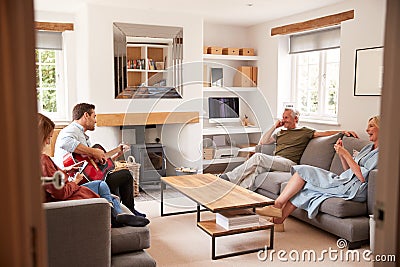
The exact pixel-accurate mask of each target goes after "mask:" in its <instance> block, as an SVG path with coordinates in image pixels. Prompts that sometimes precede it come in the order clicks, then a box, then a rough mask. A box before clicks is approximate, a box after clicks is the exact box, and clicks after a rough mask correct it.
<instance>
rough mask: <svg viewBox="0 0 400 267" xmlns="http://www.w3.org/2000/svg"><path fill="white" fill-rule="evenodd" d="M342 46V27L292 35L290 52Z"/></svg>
mask: <svg viewBox="0 0 400 267" xmlns="http://www.w3.org/2000/svg"><path fill="white" fill-rule="evenodd" d="M339 47H340V27H335V28H330V29H325V30H319V31H313V32H308V33H301V34H294V35H291V36H290V44H289V54H295V53H304V52H311V51H317V50H325V49H332V48H339Z"/></svg>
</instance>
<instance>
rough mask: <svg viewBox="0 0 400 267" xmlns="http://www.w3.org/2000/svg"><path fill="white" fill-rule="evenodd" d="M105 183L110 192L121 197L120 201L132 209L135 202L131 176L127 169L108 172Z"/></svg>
mask: <svg viewBox="0 0 400 267" xmlns="http://www.w3.org/2000/svg"><path fill="white" fill-rule="evenodd" d="M105 181H106V183H107V184H108V186H109V187H110V191H111V193H113V194H114V195H117V196H119V197H120V198H121V202H122V203H123V204H124V205H125V206H126V207H127V208H128V209H129V210H130V211H132V212H133V211H134V206H135V202H134V199H133V177H132V175H131V173H130V172H129V171H128V170H119V171H116V172H113V173H109V174H108V175H107V178H106V180H105Z"/></svg>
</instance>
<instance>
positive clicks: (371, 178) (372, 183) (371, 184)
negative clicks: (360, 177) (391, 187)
mask: <svg viewBox="0 0 400 267" xmlns="http://www.w3.org/2000/svg"><path fill="white" fill-rule="evenodd" d="M377 179H378V169H375V170H372V171H370V172H369V175H368V197H367V201H368V214H373V213H374V206H375V190H376V189H375V187H376V182H377Z"/></svg>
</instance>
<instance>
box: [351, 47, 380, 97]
mask: <svg viewBox="0 0 400 267" xmlns="http://www.w3.org/2000/svg"><path fill="white" fill-rule="evenodd" d="M382 84H383V46H377V47H369V48H361V49H357V50H356V60H355V75H354V95H355V96H380V95H381V91H382Z"/></svg>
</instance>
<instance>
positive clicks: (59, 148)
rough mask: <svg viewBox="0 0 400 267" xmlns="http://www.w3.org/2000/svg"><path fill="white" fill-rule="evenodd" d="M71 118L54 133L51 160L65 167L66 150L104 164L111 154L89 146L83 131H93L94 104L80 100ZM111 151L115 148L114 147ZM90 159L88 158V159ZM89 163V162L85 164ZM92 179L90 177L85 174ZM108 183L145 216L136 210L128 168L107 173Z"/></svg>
mask: <svg viewBox="0 0 400 267" xmlns="http://www.w3.org/2000/svg"><path fill="white" fill-rule="evenodd" d="M72 118H73V122H72V123H70V124H69V125H68V126H67V127H65V128H64V129H62V130H61V131H60V133H59V135H58V137H57V140H56V144H55V151H54V160H55V162H56V163H57V165H58V166H59V167H61V168H63V167H64V163H63V160H64V157H65V155H66V154H68V153H74V154H78V155H81V156H83V157H90V159H92V160H93V161H94V163H97V164H99V163H100V164H105V163H106V162H107V160H109V157H110V155H109V154H107V153H106V152H105V151H104V150H103V149H101V148H99V147H96V146H94V147H92V146H91V143H90V140H89V136H87V135H86V133H85V132H86V131H93V130H94V129H95V125H96V112H95V106H94V105H93V104H87V103H80V104H77V105H75V107H74V108H73V110H72ZM126 147H127V146H126V145H125V147H124V146H122V149H121V147H120V148H119V149H117V150H118V151H115V155H113V158H116V157H118V156H120V155H122V153H123V152H124V148H126ZM113 151H114V150H113ZM89 161H90V160H89ZM88 165H89V164H88ZM88 178H89V179H91V178H90V177H88ZM105 181H106V183H107V184H108V186H109V187H110V191H111V193H113V194H115V195H118V196H120V198H121V201H122V203H123V204H124V205H125V206H127V207H128V208H129V209H130V210H131V211H132V212H133V213H134V214H135V215H139V216H143V217H145V216H146V215H145V214H142V213H140V212H138V211H137V210H135V208H134V199H133V177H132V175H131V173H130V172H129V171H128V170H119V171H115V172H112V173H108V174H107V176H106V179H105Z"/></svg>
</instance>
